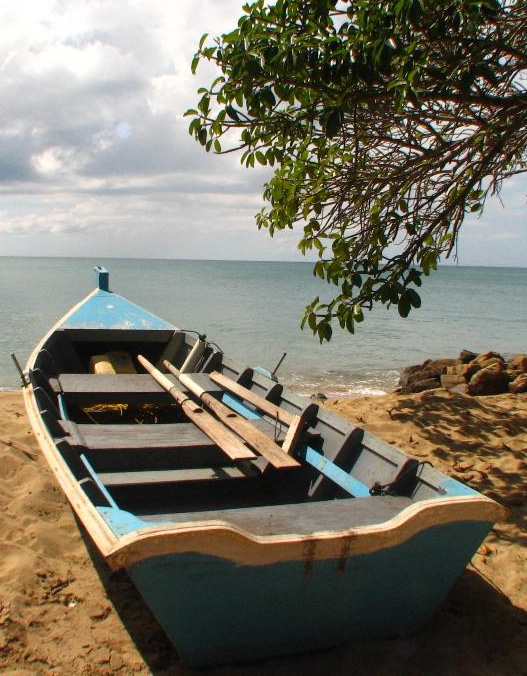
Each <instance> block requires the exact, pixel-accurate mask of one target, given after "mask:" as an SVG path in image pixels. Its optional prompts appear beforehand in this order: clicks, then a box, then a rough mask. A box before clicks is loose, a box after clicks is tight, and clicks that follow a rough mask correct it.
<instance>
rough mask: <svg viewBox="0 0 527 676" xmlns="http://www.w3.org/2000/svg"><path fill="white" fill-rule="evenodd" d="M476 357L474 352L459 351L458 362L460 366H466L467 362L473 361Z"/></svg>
mask: <svg viewBox="0 0 527 676" xmlns="http://www.w3.org/2000/svg"><path fill="white" fill-rule="evenodd" d="M477 356H478V355H477V354H476V353H475V352H471V351H470V350H461V352H460V353H459V361H460V362H461V363H462V364H468V363H469V361H472V360H473V359H475V358H476V357H477Z"/></svg>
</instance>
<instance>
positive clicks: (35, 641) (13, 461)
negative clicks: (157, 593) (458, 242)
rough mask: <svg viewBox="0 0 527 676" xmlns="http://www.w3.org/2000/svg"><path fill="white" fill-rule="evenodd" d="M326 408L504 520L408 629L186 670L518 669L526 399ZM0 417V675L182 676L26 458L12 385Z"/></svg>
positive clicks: (25, 433) (240, 675)
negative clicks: (490, 501)
mask: <svg viewBox="0 0 527 676" xmlns="http://www.w3.org/2000/svg"><path fill="white" fill-rule="evenodd" d="M328 407H329V408H332V409H334V410H335V411H338V412H339V413H340V414H341V415H343V416H344V417H346V418H348V419H350V420H352V421H354V422H357V423H358V424H359V425H361V426H363V427H365V428H366V429H368V430H370V431H372V432H373V433H375V434H378V435H379V436H381V437H383V438H384V439H386V440H387V441H388V442H390V443H394V444H397V445H398V446H399V447H400V448H401V449H402V450H404V451H406V452H408V453H410V454H411V455H413V456H415V457H417V458H419V459H420V460H423V459H429V460H431V461H432V462H433V464H434V465H436V466H437V467H438V468H440V469H441V470H442V471H445V472H447V473H448V474H450V475H452V476H455V477H456V478H461V480H462V481H465V482H466V483H468V484H470V485H471V486H473V487H475V488H477V489H478V490H480V491H482V492H484V493H486V494H487V495H489V496H491V497H493V498H495V499H497V500H499V501H500V502H502V503H503V504H504V505H506V506H507V508H508V509H509V512H510V516H509V520H508V522H507V523H506V524H499V525H498V526H497V527H496V529H495V531H494V532H493V533H492V534H491V535H490V537H489V538H488V540H487V542H486V543H485V544H484V545H483V546H482V547H481V548H480V550H479V552H478V553H477V554H476V556H475V557H474V560H473V562H472V564H471V565H470V566H469V567H468V568H467V570H466V571H465V573H464V574H463V576H462V577H461V579H460V580H459V582H458V583H457V585H456V586H455V588H454V589H453V591H452V592H451V593H450V594H449V596H448V597H447V599H446V600H445V602H444V603H443V605H442V607H441V609H440V610H439V612H438V613H437V615H436V616H435V618H434V619H433V621H432V622H431V623H430V624H429V625H428V626H427V627H425V628H424V629H423V630H422V631H420V632H419V633H418V634H415V635H413V636H410V637H406V638H403V639H397V640H390V641H377V642H362V643H353V642H350V643H349V644H348V645H346V646H344V647H342V648H339V649H335V650H330V651H326V652H322V653H314V654H310V655H300V656H297V657H291V658H283V659H274V660H270V661H267V662H263V663H257V664H252V665H241V666H239V665H238V666H234V667H222V668H217V669H210V670H207V671H206V672H196V673H209V674H210V673H213V674H218V675H219V674H222V675H223V674H225V675H227V674H228V675H229V676H234V675H236V676H246V675H247V676H271V675H272V676H276V675H278V676H282V675H283V676H285V675H286V674H287V675H288V676H289V674H291V673H294V672H302V673H303V674H304V675H305V676H311V675H312V676H318V675H319V674H324V676H325V675H326V674H342V676H344V675H346V676H348V675H349V674H350V673H353V674H354V676H362V675H364V676H366V674H367V675H368V676H371V675H372V674H375V675H377V676H378V675H380V676H384V675H386V676H388V674H389V675H390V676H393V675H398V674H401V675H403V674H405V675H406V674H409V675H416V676H417V675H420V674H427V676H443V675H444V676H447V675H451V674H459V675H461V674H463V675H469V674H474V676H475V675H476V674H477V675H478V676H491V675H492V676H497V675H498V676H508V675H509V674H510V675H511V676H512V675H514V676H517V675H520V674H527V666H526V664H527V659H526V658H527V647H526V646H527V517H526V507H527V495H526V489H525V477H526V470H527V431H526V430H527V395H499V396H495V397H486V398H472V397H465V396H462V395H453V394H450V393H448V392H446V391H444V390H432V391H430V392H425V393H422V394H418V395H405V396H401V395H399V396H397V395H387V396H384V397H367V398H362V399H355V400H340V401H338V400H337V401H333V402H329V403H328ZM0 421H1V422H0V552H1V556H0V673H2V674H6V675H9V676H15V675H16V676H23V675H24V676H29V675H33V674H46V675H49V674H57V675H58V674H60V675H62V674H64V675H66V674H67V675H68V676H70V675H72V674H82V675H84V674H86V675H90V676H99V675H103V674H117V673H118V674H123V675H124V674H132V673H133V674H156V675H166V676H169V675H176V674H189V673H192V672H191V671H190V670H189V669H188V668H187V667H185V666H184V665H182V664H181V663H180V662H179V661H178V657H177V653H176V652H175V650H174V649H173V648H172V647H171V645H170V644H169V643H168V641H167V639H166V638H165V636H164V634H163V632H162V630H161V629H160V628H159V626H158V625H157V624H156V622H155V620H154V619H153V618H152V616H151V615H150V613H149V611H148V609H146V607H145V606H144V604H143V603H142V601H141V599H140V598H139V597H138V595H137V593H136V592H135V589H134V588H133V587H132V585H131V583H130V582H129V581H128V579H127V577H126V576H125V575H124V574H123V573H117V574H116V573H113V574H111V573H110V571H109V570H108V569H107V568H106V567H105V566H104V564H103V563H102V562H101V561H100V560H99V559H98V558H97V556H96V555H95V553H94V551H93V548H92V547H91V545H90V543H89V541H87V540H86V536H85V535H84V533H83V532H82V529H80V528H79V526H78V524H77V522H76V520H75V518H74V516H73V514H72V512H71V510H70V508H69V506H68V504H67V502H66V500H65V498H64V497H63V495H62V493H61V492H60V490H59V489H58V488H57V486H56V484H55V481H54V479H53V476H52V474H51V472H50V471H49V470H48V468H47V466H46V464H45V462H44V461H43V459H42V458H41V456H40V452H39V449H38V446H37V444H36V442H35V439H34V438H33V435H32V433H31V431H30V428H29V424H28V421H27V419H26V417H25V413H24V408H23V403H22V397H21V395H20V394H19V393H2V394H0ZM350 639H352V637H350Z"/></svg>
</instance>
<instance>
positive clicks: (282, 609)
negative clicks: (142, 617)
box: [128, 522, 492, 666]
mask: <svg viewBox="0 0 527 676" xmlns="http://www.w3.org/2000/svg"><path fill="white" fill-rule="evenodd" d="M491 527H492V523H489V522H457V523H451V524H447V525H442V526H436V527H433V528H429V529H427V530H426V531H424V532H421V533H419V534H418V535H416V536H414V537H412V538H410V539H409V540H408V541H406V542H405V543H403V544H401V545H399V546H397V547H392V548H388V549H384V550H381V551H378V552H375V553H371V554H367V555H359V556H354V557H350V558H347V559H340V560H338V559H330V560H325V561H315V562H313V563H310V562H309V558H306V560H303V561H289V562H284V563H277V564H273V565H267V566H244V565H239V564H235V563H232V562H230V561H228V560H225V559H219V558H215V557H212V556H204V555H200V554H191V553H187V554H180V555H169V556H164V557H158V558H152V559H149V560H145V561H142V562H140V563H138V564H135V565H132V566H130V567H129V568H128V573H129V575H130V576H131V578H132V580H133V581H134V583H135V585H136V586H137V587H138V589H139V591H140V593H141V594H142V596H143V597H144V598H145V599H146V601H147V602H148V605H149V606H150V607H151V609H152V610H153V611H154V613H155V615H156V616H157V618H158V620H159V622H160V623H161V625H162V626H163V628H164V630H165V631H166V633H167V634H168V636H169V638H170V639H171V640H172V641H173V643H174V644H175V645H176V646H177V648H178V651H179V652H180V654H181V655H182V657H184V658H185V660H186V661H187V662H188V663H189V664H191V665H193V666H206V665H210V664H216V663H225V662H230V661H235V660H253V659H261V658H266V657H271V656H273V655H280V654H286V653H296V652H303V651H309V650H316V649H320V648H327V647H330V646H335V645H340V644H342V643H345V642H347V641H350V640H354V639H361V638H369V639H371V638H385V637H391V636H397V635H401V634H406V633H409V632H412V631H414V630H415V629H417V628H418V627H419V626H421V625H422V624H423V623H424V622H426V621H427V620H428V619H429V618H430V617H431V615H432V614H433V613H434V612H435V611H436V609H437V607H438V605H439V604H440V603H441V601H442V599H443V598H444V596H445V594H446V593H447V592H448V590H449V589H450V587H451V586H452V584H453V582H454V581H455V579H456V578H457V577H458V576H459V575H460V574H461V572H462V571H463V569H464V567H465V566H466V565H467V563H468V562H469V561H470V559H471V557H472V555H473V553H474V551H475V550H476V549H477V547H478V546H479V544H480V543H481V541H482V540H483V539H484V538H485V536H486V535H487V533H488V532H489V531H490V529H491Z"/></svg>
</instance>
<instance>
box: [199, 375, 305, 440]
mask: <svg viewBox="0 0 527 676" xmlns="http://www.w3.org/2000/svg"><path fill="white" fill-rule="evenodd" d="M210 378H211V380H213V381H214V382H215V383H217V384H218V385H220V386H221V387H223V389H225V390H227V391H228V392H231V393H232V394H235V395H237V396H238V397H240V398H241V399H245V401H248V402H249V403H251V404H253V406H256V408H258V409H260V411H263V412H264V413H267V415H269V416H271V417H272V418H275V420H278V421H279V422H281V423H283V424H284V425H287V426H288V427H289V430H288V431H287V434H286V437H285V439H284V443H283V444H282V450H284V451H285V452H286V453H291V451H292V450H293V449H294V447H295V445H296V443H297V441H298V439H299V438H300V435H301V434H302V432H303V431H304V429H305V427H306V425H307V424H308V423H309V422H310V420H311V419H312V418H314V417H315V415H316V414H317V412H318V406H317V405H316V404H308V405H307V406H306V407H305V408H304V410H303V411H302V412H301V413H300V414H299V415H295V414H294V413H290V412H289V411H285V410H284V409H283V408H280V406H277V405H276V404H273V403H272V402H270V401H268V400H267V399H264V398H263V397H261V396H260V395H259V394H256V393H255V392H253V391H252V390H248V389H247V388H246V387H244V386H243V385H240V383H236V382H235V381H234V380H231V379H230V378H227V376H224V375H223V374H222V373H218V372H217V371H213V372H212V373H211V374H210Z"/></svg>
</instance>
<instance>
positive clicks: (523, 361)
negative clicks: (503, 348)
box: [508, 354, 527, 373]
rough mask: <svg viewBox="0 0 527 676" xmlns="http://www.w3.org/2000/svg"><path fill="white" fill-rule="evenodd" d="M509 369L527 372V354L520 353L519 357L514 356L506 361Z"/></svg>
mask: <svg viewBox="0 0 527 676" xmlns="http://www.w3.org/2000/svg"><path fill="white" fill-rule="evenodd" d="M508 368H509V370H512V369H514V370H518V371H521V372H522V373H527V355H525V354H522V355H520V356H519V357H514V358H513V359H509V361H508Z"/></svg>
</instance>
